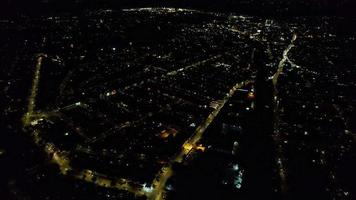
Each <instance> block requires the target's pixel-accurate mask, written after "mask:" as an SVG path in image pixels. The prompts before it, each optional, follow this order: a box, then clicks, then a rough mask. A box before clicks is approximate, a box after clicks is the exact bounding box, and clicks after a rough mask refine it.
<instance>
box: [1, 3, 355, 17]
mask: <svg viewBox="0 0 356 200" xmlns="http://www.w3.org/2000/svg"><path fill="white" fill-rule="evenodd" d="M2 4H3V5H2V6H1V13H2V14H1V16H2V17H12V16H18V15H48V14H56V13H63V12H68V13H73V12H74V13H78V12H79V13H80V12H81V11H83V10H99V9H121V8H132V7H177V8H178V7H179V8H190V9H198V10H200V9H202V10H210V11H216V12H235V13H238V14H246V15H267V16H343V17H356V13H355V12H353V9H354V8H355V7H356V2H355V1H352V0H344V1H341V2H340V1H339V2H335V1H332V0H323V1H317V0H312V1H308V0H272V1H260V0H253V1H247V0H237V1H233V0H219V1H214V0H194V1H192V0H189V1H188V0H182V1H178V0H168V1H162V0H123V1H114V0H33V1H25V0H6V1H5V2H4V3H2Z"/></svg>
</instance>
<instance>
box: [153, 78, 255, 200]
mask: <svg viewBox="0 0 356 200" xmlns="http://www.w3.org/2000/svg"><path fill="white" fill-rule="evenodd" d="M250 83H252V81H243V82H241V83H237V84H236V85H234V86H233V87H232V88H231V89H230V91H229V93H228V94H227V95H226V96H225V97H224V99H223V100H222V101H219V102H220V104H219V105H218V106H217V108H216V109H214V110H213V111H212V112H211V113H210V114H209V116H208V117H207V118H206V120H205V121H203V122H202V123H201V124H200V126H198V127H197V129H196V130H195V132H194V133H193V135H192V136H191V137H190V138H188V139H187V140H186V141H185V142H184V144H183V145H182V147H181V151H180V152H179V153H178V154H177V156H176V157H174V158H173V159H172V160H171V162H170V163H169V165H168V166H166V167H163V168H162V169H161V171H160V173H158V175H157V176H156V179H155V180H154V181H153V183H152V185H153V187H154V188H153V191H152V193H151V194H150V195H148V198H149V199H150V200H162V199H164V193H165V186H166V183H167V181H168V179H169V178H170V177H171V176H172V175H173V169H172V164H173V163H174V162H178V163H181V162H183V161H184V160H185V158H187V156H189V154H190V152H192V151H194V149H195V147H196V146H197V143H198V142H199V140H200V139H201V138H202V136H203V134H204V132H205V131H206V129H207V128H208V127H209V125H210V124H211V123H212V122H213V121H214V119H215V117H216V116H217V115H218V114H219V112H220V111H221V109H222V108H223V107H224V106H225V104H226V102H228V101H229V99H230V98H231V97H232V96H233V95H234V94H235V92H236V91H238V90H239V89H240V88H242V87H243V86H245V85H247V84H250Z"/></svg>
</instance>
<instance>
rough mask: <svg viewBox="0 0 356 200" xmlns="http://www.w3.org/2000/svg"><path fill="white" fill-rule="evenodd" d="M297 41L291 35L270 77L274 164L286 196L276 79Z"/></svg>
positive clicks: (294, 35) (295, 36)
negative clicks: (274, 146) (272, 106)
mask: <svg viewBox="0 0 356 200" xmlns="http://www.w3.org/2000/svg"><path fill="white" fill-rule="evenodd" d="M296 39H297V34H293V36H292V39H291V41H290V44H289V45H288V46H287V48H286V49H285V50H284V51H283V55H282V59H281V60H280V62H279V64H278V68H277V71H276V72H275V73H274V75H273V76H272V84H273V88H274V90H273V100H274V109H273V112H274V135H273V140H274V142H275V145H276V148H277V149H276V164H277V168H278V173H279V177H280V181H281V192H282V194H283V195H286V194H287V190H288V186H287V178H286V169H285V166H284V161H285V158H284V155H283V147H282V144H281V136H280V133H279V129H278V126H279V100H278V85H277V84H278V78H279V76H280V75H281V74H282V73H283V70H284V66H285V63H286V62H290V60H289V58H288V54H289V52H290V50H291V49H292V48H293V47H295V45H294V42H295V40H296Z"/></svg>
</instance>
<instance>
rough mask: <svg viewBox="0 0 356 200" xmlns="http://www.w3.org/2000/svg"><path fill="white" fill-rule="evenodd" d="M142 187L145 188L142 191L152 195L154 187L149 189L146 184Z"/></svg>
mask: <svg viewBox="0 0 356 200" xmlns="http://www.w3.org/2000/svg"><path fill="white" fill-rule="evenodd" d="M142 186H143V188H142V190H143V191H144V192H147V193H150V192H152V191H153V187H152V186H149V187H148V186H147V185H146V183H145V184H143V185H142Z"/></svg>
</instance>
